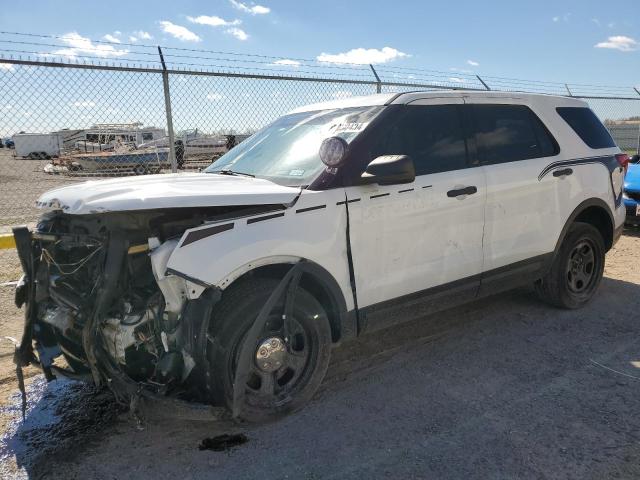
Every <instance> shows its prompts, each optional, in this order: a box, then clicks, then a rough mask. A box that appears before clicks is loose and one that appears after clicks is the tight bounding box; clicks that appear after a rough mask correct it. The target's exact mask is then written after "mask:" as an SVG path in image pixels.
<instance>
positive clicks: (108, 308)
mask: <svg viewBox="0 0 640 480" xmlns="http://www.w3.org/2000/svg"><path fill="white" fill-rule="evenodd" d="M219 213H221V212H217V211H213V212H212V211H210V210H209V211H202V210H201V209H188V210H184V211H179V212H173V213H163V212H159V211H146V212H113V213H101V214H94V215H68V214H65V213H62V212H61V211H54V212H49V213H47V214H45V215H44V216H43V217H42V218H41V220H40V222H39V223H38V225H37V228H36V229H35V230H34V231H30V230H28V229H27V228H26V227H18V228H16V229H14V236H15V239H16V246H17V249H18V254H19V257H20V261H21V264H22V268H23V270H24V276H23V278H22V280H21V282H20V284H19V286H18V288H17V290H16V304H17V305H18V306H19V307H20V306H22V305H24V306H25V316H26V319H25V328H24V332H23V336H22V340H21V343H20V346H19V347H18V349H17V350H16V355H15V361H16V363H17V365H18V367H19V368H20V367H22V366H25V365H28V364H36V365H38V366H40V367H41V368H42V370H43V371H44V373H45V375H46V377H47V379H48V380H52V379H54V378H56V376H57V375H63V376H68V377H71V378H77V379H86V380H93V382H94V383H95V384H96V385H106V386H108V387H109V388H110V389H111V390H112V391H113V392H114V394H115V395H116V398H117V399H118V400H120V401H122V402H130V401H131V400H132V398H134V397H136V396H139V395H160V396H172V397H178V398H188V399H191V400H193V399H197V400H200V401H205V402H206V401H207V388H206V387H207V382H206V367H205V366H206V365H207V360H206V344H204V343H203V342H206V338H207V335H206V332H207V328H208V321H209V318H210V316H211V308H212V307H213V305H214V303H215V302H216V301H217V299H218V297H219V292H218V291H217V290H216V289H215V288H205V287H206V285H202V284H196V283H193V281H192V280H187V279H184V278H181V277H179V276H176V275H169V274H167V273H166V262H167V261H168V258H169V256H170V254H171V252H172V251H173V249H174V248H175V245H176V244H177V242H178V239H179V238H180V235H181V234H182V233H183V232H184V231H185V229H187V228H191V227H193V226H197V225H200V224H202V223H203V222H204V221H205V220H206V219H207V218H210V217H212V216H214V217H215V216H216V214H219ZM227 213H228V212H227Z"/></svg>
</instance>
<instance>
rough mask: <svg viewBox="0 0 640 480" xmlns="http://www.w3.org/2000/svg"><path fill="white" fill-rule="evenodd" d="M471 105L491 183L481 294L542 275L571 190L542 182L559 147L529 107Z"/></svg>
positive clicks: (558, 180)
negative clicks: (543, 174) (541, 175)
mask: <svg viewBox="0 0 640 480" xmlns="http://www.w3.org/2000/svg"><path fill="white" fill-rule="evenodd" d="M467 103H468V106H467V108H468V109H469V110H470V113H471V114H472V118H473V125H474V131H475V139H476V143H477V148H478V158H479V160H480V162H481V164H482V165H483V168H484V171H485V175H486V179H487V201H486V207H485V228H484V239H483V244H484V251H483V256H484V273H483V280H482V290H481V293H490V292H491V291H497V290H503V289H508V288H511V287H513V285H514V282H518V283H519V282H523V283H524V282H527V281H529V280H530V277H531V278H533V277H535V276H536V275H538V273H539V271H540V269H541V268H543V266H544V265H545V261H546V260H548V258H547V255H546V254H549V253H550V252H551V251H553V247H552V246H551V245H553V244H554V243H555V239H557V235H558V233H559V232H560V230H561V229H562V226H563V224H564V217H565V215H564V213H563V210H564V209H565V208H566V205H567V201H568V198H569V197H568V192H569V185H568V184H567V185H565V184H564V181H565V179H564V178H563V177H562V176H557V175H551V174H550V175H546V176H544V177H540V174H541V172H542V171H543V170H544V169H545V167H546V166H547V165H549V164H550V163H551V162H552V161H553V158H554V157H555V156H557V154H558V153H559V148H558V144H557V142H556V141H555V139H554V138H553V137H552V136H551V134H550V133H549V132H548V130H547V129H546V127H545V126H544V124H543V123H542V121H541V120H540V119H539V117H538V116H537V115H536V114H535V113H534V112H533V110H532V109H531V108H530V107H529V106H527V105H524V104H518V103H514V100H509V99H504V98H502V99H496V98H472V99H468V100H467ZM564 187H566V188H564Z"/></svg>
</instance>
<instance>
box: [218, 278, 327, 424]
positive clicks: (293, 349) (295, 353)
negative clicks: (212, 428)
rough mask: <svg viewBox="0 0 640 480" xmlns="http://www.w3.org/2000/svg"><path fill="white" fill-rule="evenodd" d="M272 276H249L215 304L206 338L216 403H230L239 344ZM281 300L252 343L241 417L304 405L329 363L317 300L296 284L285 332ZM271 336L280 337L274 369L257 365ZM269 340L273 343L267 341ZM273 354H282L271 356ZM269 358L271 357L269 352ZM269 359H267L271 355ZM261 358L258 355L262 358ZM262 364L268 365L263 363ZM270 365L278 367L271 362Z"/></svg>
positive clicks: (268, 416)
mask: <svg viewBox="0 0 640 480" xmlns="http://www.w3.org/2000/svg"><path fill="white" fill-rule="evenodd" d="M278 283H279V281H278V280H274V279H248V280H246V281H242V282H241V283H239V284H237V285H232V286H231V287H229V289H228V290H227V291H226V292H225V294H224V296H223V298H222V301H221V302H220V303H219V304H218V305H216V308H215V311H214V313H213V315H212V318H211V327H210V334H211V336H212V338H213V341H210V342H209V344H208V351H207V355H208V360H209V365H208V367H209V375H210V378H211V382H210V385H211V386H210V394H211V398H212V401H213V403H214V404H216V405H226V406H227V407H228V408H229V409H232V408H233V379H234V378H235V370H236V366H237V360H238V356H239V353H240V349H241V347H242V345H243V343H244V341H245V340H246V335H247V332H248V331H249V328H250V327H251V325H252V324H253V321H254V320H255V319H256V318H257V316H258V313H259V312H260V309H261V308H262V306H263V305H264V304H265V302H266V301H267V299H268V298H269V296H270V295H271V293H272V292H273V291H274V290H275V288H276V287H277V286H278ZM283 311H284V300H283V299H281V300H280V301H279V302H278V303H277V304H276V306H275V307H274V309H273V311H272V313H271V315H270V316H269V317H268V319H267V322H266V324H265V328H264V329H263V332H262V333H261V334H260V336H259V338H258V341H257V343H256V350H255V353H254V354H253V359H254V361H253V362H252V364H251V368H250V372H249V375H248V377H247V384H246V390H245V396H244V403H243V405H241V406H240V409H239V410H240V414H239V416H240V418H241V419H243V420H245V421H248V422H254V423H260V422H266V421H271V420H275V419H277V418H280V417H282V416H284V415H287V414H289V413H291V412H293V411H295V410H297V409H299V408H301V407H302V406H304V405H305V404H306V403H307V402H308V401H309V400H310V399H311V397H312V396H313V394H314V393H315V392H316V390H317V389H318V387H319V386H320V383H321V382H322V379H323V378H324V375H325V373H326V371H327V367H328V365H329V358H330V355H331V327H330V325H329V319H328V317H327V314H326V312H325V310H324V308H323V307H322V305H320V303H319V302H318V301H317V300H316V299H315V298H314V297H313V296H312V295H311V294H310V293H309V292H307V291H306V290H304V289H303V288H301V287H298V289H297V292H296V294H295V300H294V304H293V310H292V311H293V314H292V317H293V318H292V319H291V320H290V322H291V323H290V324H292V325H293V326H292V328H291V329H290V332H292V333H290V334H289V336H287V335H286V333H284V332H283V328H284V321H283V320H282V316H283V315H282V314H283ZM269 339H279V341H280V342H281V343H280V344H278V346H279V347H282V348H283V349H284V353H282V355H284V356H283V357H282V366H281V367H280V368H278V369H277V370H276V371H275V372H270V371H266V372H265V371H264V370H262V369H261V368H260V367H259V366H258V358H257V357H258V355H259V354H260V353H261V352H262V353H264V352H265V350H263V349H262V348H263V346H264V345H265V342H267V344H269V343H268V340H269ZM269 345H272V344H269ZM272 358H273V359H274V360H277V359H279V358H281V357H276V356H275V354H274V356H273V357H272ZM270 359H271V358H270ZM270 359H269V360H270ZM261 362H262V361H261ZM263 366H265V367H266V366H267V364H266V363H263ZM269 368H270V369H272V368H276V366H275V365H274V364H272V365H269Z"/></svg>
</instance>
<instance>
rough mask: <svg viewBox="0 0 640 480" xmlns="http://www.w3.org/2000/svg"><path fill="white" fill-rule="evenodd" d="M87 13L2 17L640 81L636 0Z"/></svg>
mask: <svg viewBox="0 0 640 480" xmlns="http://www.w3.org/2000/svg"><path fill="white" fill-rule="evenodd" d="M90 5H91V4H90V3H89V2H86V1H77V0H66V1H43V0H29V1H25V2H13V3H12V4H11V8H6V7H5V8H4V9H3V12H2V14H1V15H0V28H1V29H2V30H4V31H18V32H31V33H45V34H54V35H65V34H69V33H75V34H78V36H81V37H85V38H88V39H105V40H115V41H116V42H117V41H120V42H123V43H136V42H139V43H145V44H161V45H166V46H178V47H194V48H198V49H211V50H222V51H231V52H239V53H252V54H256V53H257V54H264V55H273V56H281V57H284V58H285V59H287V58H309V59H324V60H327V61H337V62H339V61H350V62H354V63H361V62H364V63H374V64H386V65H393V66H402V67H418V68H426V69H432V70H443V71H452V72H455V71H463V72H467V71H468V72H474V73H480V74H485V75H493V76H504V77H516V78H525V79H537V80H549V81H560V82H573V83H598V84H607V85H610V84H613V85H636V84H640V57H639V56H640V44H639V43H638V42H639V41H640V15H638V0H610V1H607V2H603V1H592V0H591V1H589V0H587V1H584V0H581V1H578V0H567V1H562V0H555V1H552V0H536V1H514V0H510V1H505V0H493V1H491V0H490V1H489V2H478V1H467V0H456V1H455V2H443V1H441V0H439V1H402V0H400V1H398V2H394V3H393V4H392V5H391V6H390V4H389V3H382V2H375V1H373V0H369V1H361V0H349V1H344V0H324V1H290V0H259V1H258V2H256V3H253V2H251V1H249V0H247V1H243V2H240V1H239V0H210V1H206V2H205V1H195V0H183V1H180V2H176V1H173V0H171V1H168V0H155V1H154V2H146V1H131V0H127V1H122V0H110V1H109V2H101V3H99V4H98V3H95V8H94V7H91V6H90ZM115 49H116V50H117V47H115ZM123 49H124V48H123Z"/></svg>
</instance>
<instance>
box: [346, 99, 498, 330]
mask: <svg viewBox="0 0 640 480" xmlns="http://www.w3.org/2000/svg"><path fill="white" fill-rule="evenodd" d="M462 106H463V101H462V99H461V98H455V97H454V98H447V99H428V100H418V101H415V102H413V103H412V104H409V105H405V106H402V107H401V111H399V112H398V115H397V116H396V118H394V120H392V121H390V123H388V124H383V125H380V126H379V127H378V129H377V131H376V132H373V137H374V138H375V140H374V141H373V142H372V144H371V148H370V149H369V150H368V152H367V153H366V156H367V157H368V158H367V159H366V160H367V162H366V163H368V162H369V161H371V160H373V159H374V158H376V157H378V156H380V155H396V154H398V155H409V156H411V157H412V159H413V160H414V163H415V167H416V179H415V181H414V182H413V183H411V184H404V185H386V186H381V185H377V184H376V185H361V186H351V187H347V188H346V194H347V198H348V201H349V203H348V209H349V225H350V238H351V250H352V257H353V266H354V272H355V281H356V282H355V283H356V287H357V300H358V306H359V307H360V309H361V312H363V314H364V315H363V317H364V318H366V323H367V328H368V329H376V328H381V327H385V326H387V325H390V324H392V323H394V322H397V321H404V320H409V319H411V318H412V317H415V316H420V315H424V314H425V313H428V312H429V311H432V310H435V309H437V308H438V307H437V305H438V304H441V302H445V300H444V299H445V298H447V299H449V300H446V301H447V302H449V301H450V300H451V299H452V298H453V299H454V301H455V300H458V301H464V300H466V299H469V298H471V297H474V296H475V295H476V294H477V289H478V287H479V274H480V273H481V271H482V262H483V255H482V228H483V223H484V218H483V217H484V203H485V191H486V187H485V179H484V173H483V170H482V168H481V167H479V166H474V165H470V164H469V163H468V158H467V157H468V156H467V149H468V146H467V142H466V135H465V130H464V128H463V124H464V118H463V116H462V110H461V108H462ZM465 192H466V193H465ZM438 300H440V302H439V301H438ZM400 306H406V307H407V308H405V309H403V310H398V309H397V307H400Z"/></svg>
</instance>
